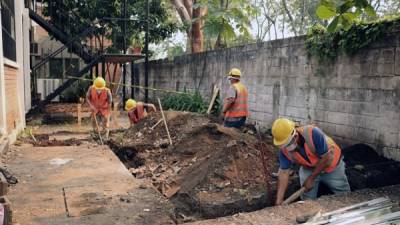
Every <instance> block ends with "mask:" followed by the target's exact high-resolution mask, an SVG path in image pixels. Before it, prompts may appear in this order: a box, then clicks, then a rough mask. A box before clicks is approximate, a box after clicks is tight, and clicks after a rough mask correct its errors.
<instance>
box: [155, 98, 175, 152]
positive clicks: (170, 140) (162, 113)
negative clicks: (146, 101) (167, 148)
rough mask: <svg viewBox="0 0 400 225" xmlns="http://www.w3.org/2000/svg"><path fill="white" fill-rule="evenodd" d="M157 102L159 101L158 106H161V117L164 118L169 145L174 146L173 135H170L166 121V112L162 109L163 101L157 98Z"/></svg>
mask: <svg viewBox="0 0 400 225" xmlns="http://www.w3.org/2000/svg"><path fill="white" fill-rule="evenodd" d="M157 100H158V105H159V106H160V111H161V115H162V118H163V121H164V125H165V129H166V130H167V134H168V139H169V144H170V145H172V139H171V135H169V130H168V125H167V121H166V120H165V116H164V111H163V109H162V105H161V101H160V99H159V98H157Z"/></svg>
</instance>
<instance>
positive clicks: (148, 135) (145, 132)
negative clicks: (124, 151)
mask: <svg viewBox="0 0 400 225" xmlns="http://www.w3.org/2000/svg"><path fill="white" fill-rule="evenodd" d="M164 113H165V117H166V121H167V124H168V127H169V133H170V135H171V139H172V142H173V143H176V142H177V141H179V140H181V139H182V138H183V137H184V136H185V135H186V134H187V133H189V132H191V131H192V130H195V129H196V128H198V127H201V126H204V125H205V124H208V123H210V122H211V121H212V118H211V117H206V116H204V115H200V114H196V113H188V112H176V111H165V112H164ZM161 119H162V116H161V113H160V112H155V113H151V114H150V115H149V116H147V117H146V118H144V119H142V120H141V121H140V122H139V123H138V124H135V125H134V126H132V127H131V128H130V129H128V130H126V131H117V132H113V133H111V135H110V142H111V143H112V145H115V146H117V147H118V148H132V149H135V150H138V151H141V150H146V149H152V148H158V147H166V146H167V145H168V143H169V141H168V135H167V132H166V129H165V126H164V123H163V122H162V121H161ZM160 121H161V122H160Z"/></svg>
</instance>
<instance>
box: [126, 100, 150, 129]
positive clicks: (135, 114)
mask: <svg viewBox="0 0 400 225" xmlns="http://www.w3.org/2000/svg"><path fill="white" fill-rule="evenodd" d="M145 116H146V112H145V111H144V105H143V102H138V103H136V108H135V109H134V110H131V111H129V112H128V117H129V120H130V121H131V122H132V123H133V124H136V123H138V122H139V121H140V120H141V119H143V118H144V117H145Z"/></svg>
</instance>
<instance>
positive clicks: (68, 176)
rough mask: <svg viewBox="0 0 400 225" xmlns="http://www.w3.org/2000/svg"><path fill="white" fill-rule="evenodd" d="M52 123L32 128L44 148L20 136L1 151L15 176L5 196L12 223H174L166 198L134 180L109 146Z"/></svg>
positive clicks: (144, 183)
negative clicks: (13, 182) (62, 129)
mask: <svg viewBox="0 0 400 225" xmlns="http://www.w3.org/2000/svg"><path fill="white" fill-rule="evenodd" d="M54 128H55V129H54V130H55V132H51V131H52V129H51V126H48V127H46V129H37V130H36V133H37V135H36V136H37V137H38V141H39V142H40V140H42V139H44V140H46V142H45V143H47V142H48V143H50V144H49V145H47V146H46V147H37V146H33V145H32V144H31V143H30V142H31V141H29V139H27V138H22V139H20V140H19V141H18V142H17V144H18V145H14V146H11V148H10V150H9V151H8V152H7V153H6V154H5V155H3V156H2V162H3V164H4V165H5V166H6V167H7V168H8V170H9V171H10V172H12V174H13V175H14V176H16V177H17V178H18V180H19V182H18V183H17V184H16V185H13V186H11V187H10V191H9V194H8V195H7V197H8V198H9V199H10V201H11V204H12V209H13V217H14V224H15V225H36V224H38V225H39V224H40V225H45V224H49V225H55V224H57V225H58V224H65V225H67V224H96V225H97V224H104V225H105V224H107V225H108V224H121V225H122V224H149V225H150V224H175V221H174V213H173V207H172V205H171V204H170V203H169V202H168V201H167V199H166V198H165V197H164V196H162V195H161V194H159V193H158V191H156V190H155V189H154V188H153V186H152V185H151V184H148V183H146V182H145V181H144V180H138V179H135V178H134V177H133V176H132V175H131V173H129V171H128V170H127V169H126V168H125V167H124V165H123V164H122V163H121V161H120V160H119V159H118V158H117V157H116V156H115V155H114V154H113V152H112V151H111V150H110V149H109V148H108V147H107V146H100V145H98V144H97V143H96V142H94V141H93V140H90V135H89V134H88V133H86V134H85V133H79V132H78V134H79V135H80V136H79V135H76V134H75V133H73V132H71V131H60V130H59V127H58V126H56V127H54ZM42 137H44V138H42ZM49 137H51V138H50V139H48V138H49ZM77 137H78V138H77ZM80 138H81V139H80ZM70 140H77V141H78V142H80V144H79V145H77V144H74V143H72V142H71V141H70ZM64 142H65V143H64ZM55 144H61V145H60V146H54V145H55Z"/></svg>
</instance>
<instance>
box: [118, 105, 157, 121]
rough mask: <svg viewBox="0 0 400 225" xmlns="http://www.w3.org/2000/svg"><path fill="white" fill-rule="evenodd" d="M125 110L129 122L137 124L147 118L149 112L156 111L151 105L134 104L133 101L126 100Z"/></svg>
mask: <svg viewBox="0 0 400 225" xmlns="http://www.w3.org/2000/svg"><path fill="white" fill-rule="evenodd" d="M125 110H126V111H128V117H129V122H130V123H131V125H132V124H137V123H138V122H139V121H140V120H141V119H143V118H144V117H146V116H147V114H148V113H149V112H152V111H154V112H155V111H157V110H156V107H155V106H154V105H153V104H146V103H143V102H136V101H135V100H133V99H128V100H127V101H126V103H125Z"/></svg>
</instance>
